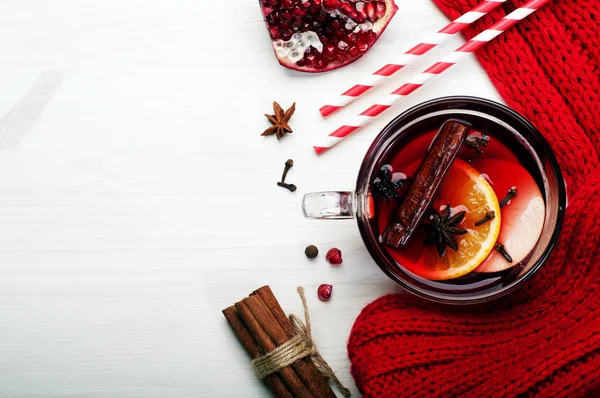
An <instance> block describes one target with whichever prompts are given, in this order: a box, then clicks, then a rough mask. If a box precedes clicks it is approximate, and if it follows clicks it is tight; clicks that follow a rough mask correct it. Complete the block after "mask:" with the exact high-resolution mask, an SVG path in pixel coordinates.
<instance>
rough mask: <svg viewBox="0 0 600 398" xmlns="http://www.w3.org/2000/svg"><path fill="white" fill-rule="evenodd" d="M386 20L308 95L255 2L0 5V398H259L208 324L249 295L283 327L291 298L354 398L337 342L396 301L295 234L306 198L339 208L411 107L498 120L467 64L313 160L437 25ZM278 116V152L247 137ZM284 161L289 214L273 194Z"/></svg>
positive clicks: (349, 242)
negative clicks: (359, 51) (460, 98)
mask: <svg viewBox="0 0 600 398" xmlns="http://www.w3.org/2000/svg"><path fill="white" fill-rule="evenodd" d="M397 3H398V5H399V6H400V11H399V13H398V14H397V16H396V17H395V19H394V20H393V21H392V23H391V25H390V26H389V28H388V30H387V32H386V33H385V34H384V36H383V37H382V38H381V40H380V41H379V42H378V44H377V45H376V46H375V47H374V48H373V49H372V50H371V51H370V52H369V54H368V55H367V56H366V57H364V58H363V59H361V60H360V61H358V62H356V63H355V64H353V65H351V66H349V67H346V68H343V69H342V70H339V71H336V72H333V73H328V74H321V75H314V76H311V75H303V74H298V73H293V72H290V71H288V70H285V69H283V68H281V67H280V66H279V65H278V64H277V62H276V60H275V59H274V57H273V55H272V50H271V45H270V41H269V39H268V37H267V34H266V32H265V29H264V26H263V22H262V17H261V14H260V11H259V7H258V4H257V1H256V0H244V1H242V0H236V1H233V0H230V1H208V0H203V1H199V0H175V1H163V0H89V1H76V0H55V1H52V2H48V1H42V0H4V1H2V2H0V37H2V40H1V41H0V65H1V66H0V93H1V95H0V147H1V150H0V396H1V397H15V398H16V397H120V398H126V397H199V396H206V397H234V396H239V397H260V396H265V394H266V393H267V389H266V388H265V387H264V386H263V385H262V384H261V383H260V382H259V381H258V380H257V379H256V377H255V376H254V374H253V371H252V369H251V368H250V364H249V359H248V357H247V355H246V353H245V352H244V351H243V349H242V348H241V346H240V345H239V344H238V342H237V340H236V339H235V338H234V336H233V334H232V333H231V331H230V330H229V328H228V326H227V324H226V322H225V320H224V318H223V316H222V315H221V309H223V308H225V307H226V306H228V305H230V304H232V303H233V302H234V301H236V300H239V299H241V298H242V297H244V296H245V295H246V294H248V293H249V292H251V291H252V290H254V289H255V288H258V287H259V286H262V285H265V284H270V285H271V286H272V288H273V290H274V291H275V293H276V295H277V296H278V298H279V300H280V302H281V303H282V305H283V307H284V309H286V310H287V311H293V312H296V313H300V311H301V307H300V302H299V299H298V297H297V295H296V292H295V288H296V286H298V285H302V286H304V287H305V288H306V289H307V293H308V301H309V306H310V311H311V314H312V320H313V327H314V335H315V339H316V341H317V343H318V345H319V347H320V351H321V353H322V354H323V356H324V357H325V358H326V359H327V360H328V361H329V363H330V364H331V365H332V367H333V368H334V369H335V370H336V371H337V372H338V374H339V376H340V378H341V379H342V380H343V382H345V383H346V384H347V385H349V386H352V388H353V389H354V391H356V388H355V387H354V384H353V381H352V378H351V376H350V371H349V366H350V364H349V361H348V359H347V354H346V340H347V338H348V335H349V332H350V328H351V326H352V323H353V321H354V319H355V318H356V316H357V315H358V314H359V312H360V310H361V309H362V308H363V307H364V306H365V305H366V304H367V303H368V302H370V301H372V300H374V299H376V298H377V297H379V296H381V295H383V294H385V293H388V292H396V291H398V290H399V289H398V288H396V287H395V285H394V284H393V283H392V282H391V281H389V280H388V279H387V278H386V277H385V276H384V275H383V273H381V272H380V271H379V269H378V268H377V266H376V265H375V264H374V262H373V261H372V260H371V259H370V257H369V255H368V253H367V251H366V250H365V248H364V247H363V245H362V242H361V239H360V237H359V234H358V230H357V228H356V225H355V223H354V222H353V221H340V222H318V221H311V220H306V219H304V218H303V217H302V213H301V211H300V203H301V198H302V195H303V193H305V192H308V191H315V190H328V189H352V188H353V186H354V181H355V175H356V173H357V170H358V167H359V164H360V162H361V159H362V157H363V154H364V153H365V151H366V149H367V147H368V146H369V143H370V141H371V140H372V139H373V138H374V137H375V135H376V134H377V132H378V131H379V130H380V129H381V128H382V127H383V126H384V125H385V124H386V123H387V122H389V120H391V118H392V117H393V116H394V115H396V114H398V113H400V112H402V111H403V110H405V109H407V108H408V107H410V106H412V105H414V104H417V103H419V102H422V101H424V100H427V99H431V98H434V97H439V96H444V95H455V94H465V95H477V96H483V97H487V98H491V99H495V100H499V97H498V94H497V93H496V91H495V90H494V88H493V86H492V85H491V84H490V82H489V80H488V79H487V77H486V75H485V73H484V72H483V70H482V69H481V68H480V67H479V66H478V64H477V63H476V61H475V60H474V59H470V60H467V61H466V62H464V63H463V64H462V65H461V66H459V67H456V68H454V69H453V70H451V71H449V72H448V73H446V74H445V75H444V76H443V77H440V78H439V79H438V80H437V81H436V82H434V83H432V84H430V85H428V86H427V87H426V88H424V89H422V90H420V91H419V92H418V93H416V95H414V96H412V97H411V98H409V99H408V100H407V101H406V102H405V103H403V104H402V105H400V106H398V107H396V108H395V109H394V110H393V111H390V112H389V113H387V114H385V115H384V116H383V117H382V118H381V119H380V120H378V121H376V122H375V123H373V124H372V125H371V126H369V127H368V128H367V129H365V130H364V131H362V132H360V133H358V134H356V135H355V136H353V137H351V138H350V139H348V140H347V141H346V142H344V143H342V144H340V145H339V146H338V147H337V148H335V149H334V150H332V151H331V152H329V153H327V154H325V155H324V156H322V157H320V158H319V157H317V156H316V155H315V154H314V153H313V151H312V149H311V143H312V142H313V140H314V138H315V137H318V136H319V135H321V134H325V133H327V132H329V131H330V130H331V128H332V127H335V126H336V125H337V124H338V123H339V122H340V121H341V120H343V119H344V117H346V116H348V115H351V114H352V113H353V112H355V111H358V110H360V108H362V107H364V106H365V104H366V103H368V102H369V100H366V101H363V102H359V103H358V104H355V106H352V107H351V111H348V112H343V113H340V114H339V115H337V116H336V117H333V118H331V120H328V121H327V122H325V121H323V120H322V119H321V118H320V117H319V115H318V112H317V108H318V105H319V104H321V103H322V102H323V101H324V100H325V99H327V98H329V95H330V94H331V95H333V94H336V93H338V92H339V91H340V90H342V89H345V88H346V86H347V85H348V84H349V83H351V82H354V80H355V77H356V76H359V75H360V74H364V73H368V72H369V71H373V70H375V69H376V68H377V67H378V66H380V65H381V62H382V61H383V60H390V59H392V58H393V57H394V54H398V52H399V51H401V50H404V49H407V48H408V46H409V45H410V44H412V43H413V42H414V41H415V40H417V39H418V37H419V36H420V34H421V33H422V32H427V31H434V30H436V29H437V28H439V27H441V26H442V25H443V24H444V23H445V22H446V21H447V20H446V19H445V17H444V16H443V15H442V14H441V12H439V11H438V10H437V9H436V8H435V7H434V5H433V4H432V3H430V2H429V1H427V0H421V1H412V0H397ZM461 40H462V39H460V38H456V39H455V40H454V41H452V42H451V43H449V44H448V45H447V46H444V47H443V49H445V50H442V49H440V50H438V51H436V52H435V53H436V54H440V53H443V52H444V51H450V50H451V49H453V48H454V47H456V46H457V45H458V44H459V43H460V42H461ZM434 59H435V55H433V56H432V57H429V58H428V59H427V61H424V62H421V63H419V64H418V65H415V66H413V67H411V68H408V69H407V71H405V72H403V73H402V74H400V75H399V76H397V78H395V79H393V82H392V84H387V85H386V86H385V87H383V88H382V89H379V90H377V91H375V93H374V95H371V96H370V97H369V98H371V99H372V98H374V96H377V93H379V94H383V93H384V92H386V91H389V90H390V89H392V88H394V86H396V85H398V84H399V83H400V82H402V81H404V80H405V79H406V77H407V76H410V75H411V74H415V73H417V72H418V71H419V70H420V69H422V68H423V67H424V66H427V64H428V63H430V62H432V61H433V60H434ZM273 100H277V101H279V102H280V103H281V104H282V105H283V106H286V107H287V106H289V105H290V104H291V102H293V101H296V102H297V113H296V115H295V116H294V117H293V119H292V121H291V125H292V126H293V127H294V134H293V135H289V136H286V137H285V139H283V140H281V141H280V142H277V140H275V138H274V137H267V138H263V137H260V136H259V135H260V133H261V132H262V131H263V130H264V129H265V128H266V127H267V125H268V124H267V121H266V119H265V118H264V117H263V116H262V114H263V113H265V112H270V110H271V109H270V107H271V102H272V101H273ZM288 158H293V159H294V161H295V163H296V165H295V166H294V168H293V169H292V170H291V171H290V173H289V177H288V181H289V182H293V183H295V184H296V185H297V186H298V187H299V189H298V191H297V192H296V193H294V194H291V193H290V192H288V191H286V190H284V189H282V188H279V187H277V186H276V185H275V182H276V181H278V179H279V177H280V174H281V171H282V169H283V164H284V162H285V160H286V159H288ZM308 244H316V245H318V246H319V248H320V249H321V253H322V254H321V256H320V257H319V259H318V260H317V261H314V262H309V261H308V260H307V259H306V258H305V256H304V253H303V251H304V247H305V246H306V245H308ZM333 246H337V247H339V248H340V249H342V251H343V253H344V264H343V266H342V267H341V268H332V267H331V266H329V265H328V264H327V263H326V262H325V260H324V253H325V252H326V251H327V249H328V248H330V247H333ZM321 283H332V284H333V285H334V296H333V298H332V300H331V301H330V302H329V303H321V302H319V301H318V300H317V299H316V293H315V291H316V287H317V286H318V285H319V284H321Z"/></svg>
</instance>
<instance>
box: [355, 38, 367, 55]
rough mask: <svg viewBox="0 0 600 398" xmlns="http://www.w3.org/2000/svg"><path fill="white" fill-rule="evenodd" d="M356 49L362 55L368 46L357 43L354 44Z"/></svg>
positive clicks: (360, 42)
mask: <svg viewBox="0 0 600 398" xmlns="http://www.w3.org/2000/svg"><path fill="white" fill-rule="evenodd" d="M356 47H357V48H358V51H360V52H361V53H364V52H366V51H367V50H368V49H369V44H368V43H365V42H362V41H359V42H357V43H356Z"/></svg>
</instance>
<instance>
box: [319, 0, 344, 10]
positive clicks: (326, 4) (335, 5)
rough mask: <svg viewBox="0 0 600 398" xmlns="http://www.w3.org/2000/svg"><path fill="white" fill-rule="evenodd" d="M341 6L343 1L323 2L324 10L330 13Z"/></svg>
mask: <svg viewBox="0 0 600 398" xmlns="http://www.w3.org/2000/svg"><path fill="white" fill-rule="evenodd" d="M341 5H342V1H341V0H323V8H324V9H326V10H329V11H333V10H335V9H337V8H339V7H340V6H341Z"/></svg>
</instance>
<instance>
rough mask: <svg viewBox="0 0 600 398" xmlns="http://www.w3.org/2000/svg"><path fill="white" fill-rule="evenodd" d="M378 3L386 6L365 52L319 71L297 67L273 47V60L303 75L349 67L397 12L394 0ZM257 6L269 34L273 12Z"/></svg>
mask: <svg viewBox="0 0 600 398" xmlns="http://www.w3.org/2000/svg"><path fill="white" fill-rule="evenodd" d="M380 1H381V2H382V3H385V5H386V10H385V14H384V15H383V16H382V17H380V18H379V19H378V20H377V21H375V23H373V28H372V31H373V32H374V33H375V38H374V39H373V41H372V42H371V43H370V45H369V48H368V49H367V50H366V51H365V52H358V53H357V54H356V55H353V56H351V58H349V59H347V60H345V61H344V62H329V63H327V65H326V66H325V67H324V68H320V69H319V68H316V67H309V66H299V65H297V61H293V60H290V59H288V58H287V57H281V56H279V54H278V53H277V50H276V49H275V47H273V53H274V55H275V58H277V61H278V62H279V64H280V65H281V66H283V67H285V68H287V69H291V70H295V71H299V72H305V73H322V72H329V71H332V70H335V69H339V68H342V67H344V66H347V65H350V64H351V63H353V62H355V61H357V60H358V59H360V58H362V57H363V56H364V55H365V54H366V53H367V52H369V50H370V49H371V48H372V47H373V46H374V45H375V43H376V42H377V40H379V38H380V37H381V35H382V34H383V32H384V31H385V29H386V28H387V26H388V25H389V23H390V22H391V20H392V18H393V17H394V16H395V15H396V12H397V11H398V6H397V5H396V3H395V2H394V0H380ZM259 5H260V6H261V10H262V13H263V17H264V19H265V25H266V27H267V32H269V28H270V25H269V22H268V21H267V17H268V15H269V14H270V13H271V12H273V9H272V8H270V7H264V6H262V4H261V2H260V0H259ZM299 33H303V32H300V31H299ZM271 40H272V43H273V44H275V42H276V41H277V40H273V39H272V38H271Z"/></svg>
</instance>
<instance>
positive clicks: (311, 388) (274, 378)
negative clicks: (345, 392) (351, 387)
mask: <svg viewBox="0 0 600 398" xmlns="http://www.w3.org/2000/svg"><path fill="white" fill-rule="evenodd" d="M223 314H224V315H225V318H226V319H227V322H228V323H229V325H230V326H231V328H232V329H233V331H234V333H235V335H236V336H237V338H238V340H239V341H240V342H241V343H242V345H243V346H244V348H245V349H246V351H247V352H248V354H250V356H251V357H252V359H256V358H259V357H261V356H262V355H264V354H267V353H269V352H272V351H273V350H275V349H276V348H277V347H279V346H281V345H282V344H283V343H285V342H286V341H288V340H289V339H291V338H292V337H294V336H295V335H296V330H295V328H294V326H293V325H292V323H291V322H290V320H289V319H288V317H287V316H286V315H285V313H284V312H283V309H282V308H281V306H280V305H279V302H278V301H277V299H276V298H275V295H274V294H273V292H272V291H271V288H270V287H269V286H263V287H261V288H260V289H258V290H256V291H255V292H253V293H252V294H251V295H250V296H249V297H246V298H245V299H243V300H242V301H240V302H238V303H236V304H235V305H232V306H231V307H228V308H226V309H224V310H223ZM264 381H265V383H266V384H267V386H268V387H269V388H270V389H271V391H272V392H273V394H274V395H275V396H276V397H287V398H291V397H307V398H308V397H331V398H334V397H335V396H336V395H335V394H334V392H333V391H332V389H331V388H330V387H329V385H328V384H327V380H326V378H325V377H324V376H323V374H321V372H320V371H319V370H318V369H317V368H316V366H315V364H314V363H313V361H312V360H311V358H310V357H306V358H303V359H298V360H297V361H295V362H294V363H293V364H292V365H291V366H289V367H286V368H283V369H280V370H279V371H277V372H276V373H271V374H269V375H267V376H265V377H264Z"/></svg>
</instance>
